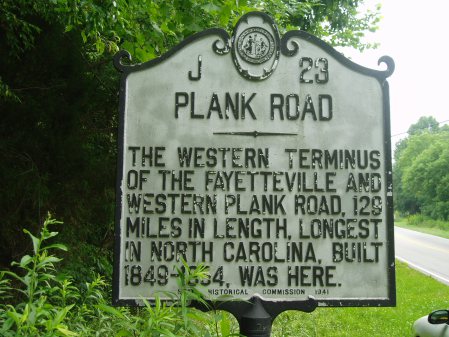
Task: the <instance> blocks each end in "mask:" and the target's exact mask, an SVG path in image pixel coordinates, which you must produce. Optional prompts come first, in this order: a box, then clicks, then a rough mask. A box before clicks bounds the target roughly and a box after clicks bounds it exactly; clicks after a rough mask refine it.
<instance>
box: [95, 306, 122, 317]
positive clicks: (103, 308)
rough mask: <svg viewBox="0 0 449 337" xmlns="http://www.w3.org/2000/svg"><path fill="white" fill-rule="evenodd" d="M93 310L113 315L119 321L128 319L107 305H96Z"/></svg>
mask: <svg viewBox="0 0 449 337" xmlns="http://www.w3.org/2000/svg"><path fill="white" fill-rule="evenodd" d="M94 307H95V308H97V309H100V310H101V311H104V312H107V313H109V314H111V315H113V316H116V317H119V318H121V319H128V318H127V317H126V316H125V315H124V314H123V313H121V312H120V311H119V310H117V309H115V308H113V307H111V306H109V305H106V304H103V303H102V304H97V305H95V306H94Z"/></svg>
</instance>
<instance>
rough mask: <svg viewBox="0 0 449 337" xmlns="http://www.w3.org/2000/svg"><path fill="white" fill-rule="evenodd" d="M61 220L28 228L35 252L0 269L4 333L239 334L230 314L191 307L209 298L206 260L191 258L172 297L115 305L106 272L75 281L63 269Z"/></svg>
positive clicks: (19, 336) (24, 336)
mask: <svg viewBox="0 0 449 337" xmlns="http://www.w3.org/2000/svg"><path fill="white" fill-rule="evenodd" d="M60 224H61V223H60V222H58V221H56V220H54V219H51V218H50V217H47V219H46V220H45V222H44V224H43V226H42V228H41V230H40V234H39V236H34V235H33V234H32V233H30V232H29V231H28V230H25V231H24V232H25V233H26V234H27V235H28V236H29V238H30V239H31V242H32V247H33V248H32V254H31V255H24V256H23V257H22V258H21V259H20V261H19V262H14V263H13V265H14V267H16V268H17V272H16V271H3V272H0V296H1V297H2V302H1V303H0V335H1V336H2V337H12V336H14V337H36V336H40V337H46V336H48V337H50V336H51V337H57V336H80V337H81V336H85V337H91V336H108V337H109V336H122V337H125V336H129V337H134V336H151V337H156V336H172V337H178V336H179V337H181V336H182V337H184V336H192V337H193V336H195V337H196V336H217V337H218V336H223V337H226V336H238V334H236V333H235V332H234V331H235V330H236V325H235V323H233V322H232V321H231V319H230V316H229V315H226V314H224V313H220V312H217V311H212V312H211V313H202V312H199V311H197V310H194V309H191V308H190V307H189V304H190V303H191V301H197V302H200V303H203V304H204V305H206V303H205V297H204V295H203V292H202V291H201V288H200V287H199V286H198V284H200V282H201V281H202V280H204V279H205V278H207V277H209V274H208V271H207V269H206V268H205V267H204V266H202V265H200V266H198V267H197V268H195V269H191V268H190V267H189V266H188V265H187V264H186V263H185V262H183V266H182V268H179V269H178V273H179V277H178V285H179V291H178V292H177V293H175V294H172V293H167V294H164V295H165V297H167V296H168V298H170V299H171V300H170V302H167V301H164V302H163V301H161V299H160V298H159V297H158V296H155V301H154V302H153V303H149V302H148V301H146V300H144V299H143V300H142V301H143V303H144V307H143V308H137V309H135V310H130V309H127V308H114V307H111V306H109V305H108V304H107V303H108V302H109V301H110V298H109V297H108V296H107V295H106V294H107V292H106V290H107V289H108V288H110V287H109V284H108V283H107V282H106V281H105V279H104V278H103V277H101V276H98V275H97V276H94V277H93V278H92V281H91V282H86V283H84V284H82V285H78V286H77V285H75V284H74V283H73V282H72V277H71V276H70V275H63V274H58V273H57V268H56V264H57V263H59V262H60V261H61V259H60V258H59V257H57V256H56V255H54V253H53V252H56V251H66V250H67V248H66V247H65V246H64V245H62V244H59V243H55V242H54V238H55V237H56V236H57V234H58V233H57V232H54V231H51V230H50V227H52V226H55V225H60Z"/></svg>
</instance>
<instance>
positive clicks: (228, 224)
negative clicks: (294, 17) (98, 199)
mask: <svg viewBox="0 0 449 337" xmlns="http://www.w3.org/2000/svg"><path fill="white" fill-rule="evenodd" d="M126 58H128V61H129V60H130V59H131V57H130V55H129V54H128V53H127V52H120V53H119V54H118V55H117V56H116V59H115V64H116V67H117V68H118V69H119V70H120V71H122V73H123V75H122V82H121V108H120V109H121V115H120V116H121V120H120V132H119V144H120V147H119V165H118V181H117V216H116V218H117V219H116V249H115V257H114V259H115V266H114V268H115V270H114V301H115V303H116V304H127V305H133V304H136V303H138V302H139V300H141V299H142V298H147V299H152V298H154V296H155V294H156V293H158V292H159V293H160V294H161V295H162V297H163V294H162V293H161V292H165V291H172V292H176V291H177V285H176V277H177V273H176V271H175V266H180V265H182V263H181V261H182V260H185V261H186V263H187V264H188V265H190V266H195V265H198V264H199V263H204V264H205V265H207V266H208V267H209V268H210V275H211V277H210V279H209V280H205V281H204V284H203V285H204V286H205V287H206V289H207V292H208V295H209V296H210V299H212V300H213V299H217V298H219V297H220V296H221V295H231V296H232V297H234V298H237V299H243V300H249V299H250V298H252V297H254V296H258V297H260V299H262V300H263V301H266V302H273V303H277V305H281V306H283V305H288V306H289V308H290V309H291V308H294V303H296V302H297V301H305V300H307V299H308V298H310V297H313V298H315V299H316V303H317V305H318V306H378V305H394V303H395V283H394V279H395V277H394V250H393V242H394V240H393V208H392V185H391V181H392V178H391V153H390V126H389V98H388V83H387V81H386V78H387V77H388V76H390V75H391V74H392V72H393V70H394V63H393V61H392V59H390V58H388V57H384V58H382V59H381V61H382V62H384V63H386V65H387V69H386V70H381V71H379V70H372V69H367V68H364V67H361V66H359V65H357V64H355V63H353V62H351V61H350V60H348V59H346V58H345V57H344V56H342V55H341V54H339V53H338V52H337V51H335V50H334V49H333V48H332V47H330V46H329V45H327V44H325V43H324V42H322V41H321V40H319V39H317V38H316V37H314V36H311V35H309V34H308V33H305V32H302V31H290V32H288V33H286V34H285V35H284V36H283V37H282V39H281V38H280V36H279V32H278V30H277V27H276V25H275V24H274V22H273V21H272V19H271V18H270V17H269V16H267V15H265V14H262V13H257V12H254V13H249V14H247V15H244V16H243V17H242V18H241V19H240V20H239V22H238V24H237V25H236V27H235V29H234V32H233V34H232V36H229V35H228V34H227V33H226V32H225V31H224V30H221V29H211V30H206V31H204V32H202V33H199V34H196V35H194V36H192V37H190V38H188V39H187V40H185V41H184V42H182V43H181V44H180V45H178V46H177V47H175V48H174V49H172V50H171V51H169V52H168V53H167V54H165V55H163V56H162V57H160V58H157V59H154V60H151V61H149V62H146V63H143V64H136V65H129V64H125V63H124V59H126ZM128 63H129V62H128Z"/></svg>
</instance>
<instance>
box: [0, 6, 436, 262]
mask: <svg viewBox="0 0 449 337" xmlns="http://www.w3.org/2000/svg"><path fill="white" fill-rule="evenodd" d="M362 3H363V1H362V0H304V1H288V0H272V1H256V0H239V1H235V0H168V1H167V0H141V1H129V0H112V1H111V0H90V1H88V0H49V1H31V0H3V1H2V5H0V57H1V59H2V62H1V63H0V111H1V112H2V122H1V126H0V133H1V134H2V142H1V143H0V176H1V177H2V183H1V188H2V191H1V194H0V204H1V205H2V207H1V210H0V211H1V217H2V227H1V235H0V246H1V247H2V248H1V250H0V265H4V266H8V265H9V262H10V261H11V260H13V259H15V258H17V257H18V256H20V255H22V253H23V250H24V248H23V245H24V244H23V242H24V239H25V237H24V235H23V233H22V230H21V229H22V228H24V227H26V228H30V229H33V225H34V228H35V226H37V224H39V223H42V221H43V219H44V218H45V217H46V213H47V211H50V212H52V213H53V215H54V216H55V217H57V218H59V219H61V220H63V221H64V223H65V224H64V226H63V227H62V230H61V235H62V236H63V238H64V239H65V240H66V241H68V242H73V243H77V244H78V245H82V244H87V245H93V246H96V247H100V248H101V247H103V248H105V249H107V248H109V247H110V246H111V244H112V238H113V234H112V228H113V221H114V193H115V192H114V189H115V181H114V180H115V161H116V128H117V119H118V94H117V93H118V73H117V72H116V71H115V69H113V66H112V62H111V60H112V56H113V55H114V54H115V53H116V52H117V51H118V50H119V49H126V50H128V51H129V52H130V53H131V54H132V55H133V57H134V59H135V61H137V62H143V61H148V60H150V59H152V58H154V57H156V56H159V55H161V54H162V53H164V52H165V51H167V50H168V49H169V48H171V47H173V46H174V45H176V44H177V43H179V42H180V41H182V40H183V39H185V38H186V37H187V36H189V35H191V34H193V33H195V32H199V31H202V30H204V29H206V28H211V27H217V26H218V27H224V28H226V29H228V30H230V29H231V28H232V27H233V26H234V24H235V23H236V21H237V20H238V18H239V17H240V16H241V15H242V14H244V13H246V12H248V11H252V10H263V11H265V12H267V13H268V14H271V15H272V16H273V17H274V18H275V20H276V21H277V22H278V24H279V26H280V27H279V28H280V30H281V31H286V30H291V29H303V30H307V31H309V32H311V33H313V34H315V35H318V36H320V37H322V38H323V39H324V40H326V41H328V42H329V43H331V44H333V45H334V46H348V45H349V46H353V47H356V48H358V49H364V48H366V47H369V46H370V45H369V44H366V43H363V36H364V33H365V32H366V31H369V30H374V29H376V27H377V24H378V22H379V17H380V15H379V12H378V11H379V8H376V9H375V10H374V11H373V12H364V13H360V12H359V8H360V5H361V4H362ZM443 192H444V191H442V193H443ZM72 251H73V250H72ZM75 252H76V250H75ZM74 255H76V253H75V254H74ZM84 255H86V254H84ZM91 255H92V256H91V257H92V258H95V254H91Z"/></svg>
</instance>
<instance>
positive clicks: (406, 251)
mask: <svg viewBox="0 0 449 337" xmlns="http://www.w3.org/2000/svg"><path fill="white" fill-rule="evenodd" d="M394 236H395V239H394V241H395V252H396V258H397V259H399V260H400V261H403V262H405V263H407V264H408V265H409V266H410V267H412V268H414V269H416V270H418V271H420V272H422V273H424V274H426V275H430V276H432V277H433V278H435V279H437V280H438V281H440V282H443V283H445V284H447V285H449V240H448V239H443V238H440V237H438V236H434V235H429V234H424V233H419V232H415V231H412V230H408V229H404V228H400V227H395V229H394Z"/></svg>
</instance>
